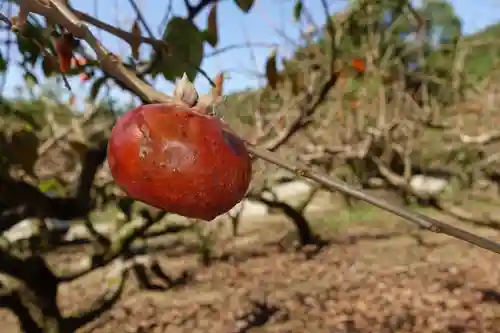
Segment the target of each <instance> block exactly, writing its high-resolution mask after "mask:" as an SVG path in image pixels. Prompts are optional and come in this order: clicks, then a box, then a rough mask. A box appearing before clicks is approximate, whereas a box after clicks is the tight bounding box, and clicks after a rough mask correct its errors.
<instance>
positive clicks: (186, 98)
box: [173, 73, 199, 107]
mask: <svg viewBox="0 0 500 333" xmlns="http://www.w3.org/2000/svg"><path fill="white" fill-rule="evenodd" d="M173 97H174V99H175V100H178V101H181V102H183V103H185V104H187V105H188V106H189V107H193V106H195V105H196V103H198V97H199V96H198V92H197V91H196V88H195V86H194V84H193V83H192V82H191V81H189V78H188V77H187V75H186V73H184V74H183V75H182V78H180V79H177V80H176V82H175V88H174V92H173Z"/></svg>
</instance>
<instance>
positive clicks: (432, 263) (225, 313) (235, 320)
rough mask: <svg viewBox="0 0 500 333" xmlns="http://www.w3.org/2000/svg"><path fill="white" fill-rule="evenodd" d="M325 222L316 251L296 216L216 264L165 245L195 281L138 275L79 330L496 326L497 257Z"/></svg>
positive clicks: (231, 247) (96, 288)
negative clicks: (145, 285) (168, 282)
mask: <svg viewBox="0 0 500 333" xmlns="http://www.w3.org/2000/svg"><path fill="white" fill-rule="evenodd" d="M358 218H359V219H360V220H363V218H362V217H358ZM452 222H453V221H452ZM454 223H458V222H456V221H455V222H454ZM317 227H318V228H319V230H321V228H323V230H322V233H323V234H325V235H326V234H328V239H329V244H327V245H326V246H324V247H322V248H319V249H318V248H306V249H301V250H295V249H293V248H292V247H291V246H289V241H288V240H287V239H289V237H284V238H283V236H284V235H286V234H287V233H289V232H290V225H289V223H286V222H285V221H281V223H279V222H276V221H275V222H273V223H270V224H269V225H263V224H262V223H259V224H258V228H257V226H256V228H255V230H256V231H254V232H250V231H249V233H248V234H247V235H244V236H240V237H238V238H237V239H235V240H233V241H231V242H227V241H224V242H222V241H221V242H219V244H218V245H217V246H216V253H217V254H218V257H217V259H216V260H215V261H214V263H212V264H211V265H210V266H208V267H204V266H202V265H201V264H200V263H199V261H198V260H197V259H198V256H197V254H196V253H195V252H193V250H190V248H191V247H190V246H186V245H183V247H182V248H180V247H179V246H176V247H173V248H171V249H168V250H164V251H163V252H161V253H157V254H156V256H157V258H158V260H159V261H160V263H161V264H162V266H163V268H164V269H165V270H166V271H167V272H168V273H169V274H171V275H172V276H173V277H176V276H180V275H181V274H182V273H183V272H186V271H187V272H189V276H190V279H188V280H187V282H186V283H185V284H182V285H179V286H177V287H175V288H172V289H170V290H165V291H144V290H139V289H138V288H137V283H136V281H135V280H134V278H131V279H130V281H129V283H128V285H127V288H126V292H125V294H124V295H123V297H122V299H121V300H120V301H119V302H118V304H116V305H115V306H114V308H113V309H112V310H111V311H109V312H107V313H106V314H105V315H103V316H102V317H101V318H100V319H99V320H97V321H95V322H94V323H92V324H90V325H88V326H87V327H85V328H83V329H81V330H80V331H79V332H82V333H83V332H97V333H101V332H102V333H104V332H124V333H126V332H158V333H159V332H173V333H175V332H186V333H187V332H189V333H196V332H200V333H201V332H215V333H232V332H248V333H264V332H265V333H271V332H276V333H288V332H297V333H303V332H308V333H316V332H317V333H321V332H325V333H326V332H329V333H330V332H339V333H340V332H342V333H344V332H345V333H347V332H349V333H358V332H359V333H361V332H363V333H365V332H366V333H368V332H370V333H371V332H373V333H375V332H376V333H385V332H387V333H389V332H398V333H403V332H419V333H424V332H425V333H431V332H450V333H466V332H470V333H480V332H488V333H495V332H500V287H499V281H500V269H499V265H498V262H499V261H498V260H499V257H498V255H495V254H492V253H489V252H487V251H484V250H481V249H478V248H475V247H473V246H471V245H469V244H466V243H463V242H460V241H457V240H454V239H451V238H449V237H445V236H441V235H434V234H430V233H419V235H420V236H422V237H421V239H420V238H418V239H417V238H415V237H414V235H415V234H416V233H415V232H409V231H410V230H413V231H414V229H411V228H408V227H407V226H406V224H402V223H398V222H397V221H396V220H395V219H394V218H392V219H391V218H390V217H389V215H383V214H381V215H377V216H371V217H370V218H365V221H363V223H360V224H357V223H349V224H348V225H347V226H344V227H342V228H330V227H329V226H328V225H327V224H325V220H324V219H323V220H321V225H319V226H317ZM329 228H330V229H329ZM259 230H260V231H259ZM328 230H330V232H328ZM474 231H475V232H478V233H480V234H483V235H485V236H488V237H491V238H494V239H500V234H498V232H494V231H492V230H488V229H474ZM280 239H281V242H277V241H278V240H280ZM417 240H420V243H422V242H423V244H419V242H418V241H417ZM77 257H78V255H77V254H75V253H70V252H68V253H66V254H65V253H59V254H58V255H57V258H58V260H60V261H62V262H64V261H68V260H75V258H77ZM103 273H104V272H96V273H94V274H91V275H89V276H87V277H85V278H82V279H80V280H78V281H75V282H73V283H72V284H71V285H65V286H62V288H61V290H60V295H61V297H60V304H61V307H62V308H64V310H65V311H66V312H67V313H69V312H70V311H75V310H78V309H83V308H85V307H86V306H88V305H89V304H91V302H92V301H93V300H95V299H96V298H97V297H98V296H99V295H100V293H101V292H102V291H103V290H104V289H105V288H106V285H105V284H104V283H103V282H102V281H103V280H102V275H103ZM0 315H1V316H0V324H1V327H2V329H1V331H2V332H6V333H7V332H18V330H17V328H16V321H15V318H14V317H13V316H11V314H10V313H7V312H1V313H0Z"/></svg>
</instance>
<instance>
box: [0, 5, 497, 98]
mask: <svg viewBox="0 0 500 333" xmlns="http://www.w3.org/2000/svg"><path fill="white" fill-rule="evenodd" d="M136 1H137V3H138V4H139V6H140V7H141V8H142V10H143V12H144V15H145V17H146V18H147V20H148V22H149V25H150V26H151V27H152V28H153V30H154V33H155V34H156V37H158V36H160V32H159V29H158V28H157V27H158V26H159V25H160V22H161V20H162V18H163V16H164V14H165V12H166V10H167V5H168V1H159V0H136ZM190 1H191V2H196V1H197V0H190ZM172 2H173V13H174V14H175V15H184V14H185V9H184V7H183V6H184V1H183V0H173V1H172ZM305 2H306V3H307V6H308V7H307V8H308V9H309V12H310V15H311V17H312V18H313V20H314V21H315V22H316V23H317V24H318V25H321V24H323V23H324V21H325V17H324V14H323V10H322V7H321V1H319V0H308V1H305ZM495 2H496V0H482V1H481V5H478V3H480V1H478V0H475V1H474V0H453V1H452V3H453V4H454V6H455V7H456V10H457V12H458V14H459V16H460V17H461V18H462V20H463V23H464V29H465V32H466V33H472V32H474V31H477V30H478V29H481V28H483V27H485V26H486V25H488V24H491V23H495V22H497V21H500V11H499V10H495V8H496V7H497V6H498V4H497V5H495ZM71 3H72V4H73V6H74V7H75V8H77V9H79V10H81V11H84V12H87V13H89V14H96V15H97V16H98V17H99V18H100V19H101V20H102V21H105V22H107V23H110V24H113V25H117V26H120V27H122V28H128V27H130V26H131V24H132V22H133V20H134V19H135V15H134V12H133V10H132V7H131V6H130V5H129V1H128V0H102V1H99V0H72V1H71ZM294 3H295V1H294V0H256V1H255V7H254V8H253V10H252V11H251V12H250V13H249V14H244V13H243V12H241V10H240V9H239V8H238V7H237V6H236V5H235V4H234V1H233V0H223V1H221V3H220V4H219V8H218V20H219V34H220V38H219V41H220V42H219V45H218V48H222V49H223V48H225V47H227V46H231V45H241V44H245V43H247V42H250V43H263V44H277V45H279V53H280V54H281V55H288V54H290V52H291V51H292V50H293V48H294V44H293V42H290V41H288V40H287V39H285V38H283V37H282V36H280V34H279V33H278V31H281V32H282V33H283V34H284V35H286V36H287V37H288V38H289V39H290V40H295V41H297V40H298V36H299V31H300V30H299V27H300V26H299V25H297V24H295V23H294V22H293V18H292V13H293V7H294ZM328 3H329V6H330V10H331V12H334V11H338V10H340V9H342V8H344V7H345V5H346V3H348V1H347V0H328ZM1 10H2V12H5V11H6V9H5V8H1ZM207 14H208V11H205V12H203V13H201V15H199V16H198V18H197V19H196V23H197V24H198V26H199V27H202V28H204V27H205V25H206V20H207ZM97 36H100V37H101V39H102V41H103V43H104V45H105V46H106V47H107V48H108V49H110V50H112V51H113V52H115V53H117V54H118V55H128V54H129V48H128V45H126V44H124V43H122V42H120V41H119V40H118V39H116V38H114V37H112V36H110V35H107V34H105V33H104V34H101V35H99V34H97ZM143 51H147V50H146V48H144V50H143ZM213 51H215V50H214V49H212V48H211V47H208V46H207V48H206V52H207V53H212V52H213ZM270 52H271V49H270V48H269V47H263V46H262V47H255V48H253V49H252V52H250V51H249V49H248V48H246V49H245V48H240V49H233V50H232V51H228V52H224V53H222V54H219V55H217V56H211V57H209V58H207V59H205V60H204V62H203V64H202V67H203V69H204V70H205V71H206V72H207V73H208V74H209V75H211V76H212V77H213V76H215V75H216V74H217V73H218V72H219V71H227V72H228V73H229V78H228V79H227V80H226V83H225V89H226V91H225V92H226V93H227V92H230V91H235V90H241V89H245V88H248V87H255V86H256V85H258V84H259V79H257V78H256V75H255V73H257V72H262V70H263V68H264V63H265V59H266V57H267V56H268V54H269V53H270ZM13 56H18V54H17V53H14V54H13ZM7 80H8V81H7V87H6V90H5V91H4V94H5V95H7V96H12V95H14V94H15V93H16V90H15V86H18V85H20V84H21V85H22V83H23V80H22V74H21V72H20V71H19V70H16V69H15V68H12V67H11V68H10V69H9V72H8V77H7ZM70 82H71V85H72V87H73V90H74V91H75V92H76V94H77V95H81V96H83V95H85V93H86V92H87V91H88V87H89V84H88V83H87V84H82V83H81V82H80V81H79V80H78V78H76V79H73V80H70ZM196 85H197V88H198V89H199V90H201V91H207V90H208V89H209V85H208V82H207V81H206V80H205V79H204V78H203V77H201V76H198V78H197V80H196ZM155 86H156V87H157V88H158V89H161V90H163V91H165V92H167V93H170V92H171V90H172V85H171V84H170V83H168V82H165V81H161V80H159V81H158V82H156V83H155ZM118 94H119V95H121V96H123V95H122V94H121V93H118Z"/></svg>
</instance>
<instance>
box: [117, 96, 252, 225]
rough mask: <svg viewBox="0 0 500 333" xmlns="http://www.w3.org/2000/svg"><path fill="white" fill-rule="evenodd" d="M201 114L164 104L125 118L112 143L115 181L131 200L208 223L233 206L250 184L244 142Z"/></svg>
mask: <svg viewBox="0 0 500 333" xmlns="http://www.w3.org/2000/svg"><path fill="white" fill-rule="evenodd" d="M197 111H198V112H197ZM202 113H203V112H202V110H197V108H196V107H193V108H188V107H187V106H182V105H179V104H175V103H163V104H150V105H143V106H139V107H137V108H135V109H133V110H132V111H130V112H128V113H127V114H125V115H124V116H123V117H122V118H120V119H119V120H118V121H117V123H116V125H115V127H114V128H113V131H112V134H111V137H110V139H109V142H108V163H109V166H110V169H111V173H112V176H113V178H114V180H115V182H116V183H117V184H118V185H119V186H120V187H121V188H122V189H123V190H124V191H125V192H126V193H127V194H128V195H129V196H130V197H133V198H135V199H137V200H140V201H142V202H144V203H146V204H149V205H151V206H154V207H157V208H160V209H163V210H165V211H167V212H170V213H175V214H178V215H182V216H185V217H188V218H197V219H201V220H206V221H209V220H212V219H214V218H215V217H217V216H218V215H221V214H223V213H225V212H227V211H228V210H230V209H231V208H232V207H234V205H236V204H237V203H238V202H239V201H241V199H242V198H243V197H244V195H245V194H246V191H247V189H248V186H249V183H250V180H251V174H252V164H251V159H250V156H249V154H248V151H247V149H246V146H245V143H244V142H243V140H241V139H240V138H238V137H237V136H236V135H234V134H231V133H230V132H227V131H224V129H225V128H226V129H227V127H226V126H225V125H224V124H223V123H222V122H221V121H220V120H219V119H218V118H217V117H213V116H208V115H205V114H202Z"/></svg>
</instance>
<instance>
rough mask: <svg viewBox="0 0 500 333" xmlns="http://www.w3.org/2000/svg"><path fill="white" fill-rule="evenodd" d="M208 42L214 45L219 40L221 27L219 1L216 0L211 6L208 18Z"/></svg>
mask: <svg viewBox="0 0 500 333" xmlns="http://www.w3.org/2000/svg"><path fill="white" fill-rule="evenodd" d="M206 39H207V42H208V43H210V45H212V46H213V47H215V46H217V43H218V42H219V29H218V27H217V2H214V3H213V5H212V7H211V8H210V13H209V14H208V19H207V38H206Z"/></svg>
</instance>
